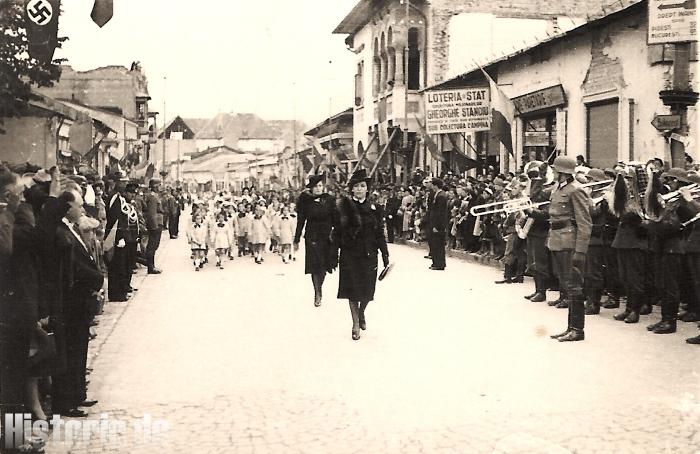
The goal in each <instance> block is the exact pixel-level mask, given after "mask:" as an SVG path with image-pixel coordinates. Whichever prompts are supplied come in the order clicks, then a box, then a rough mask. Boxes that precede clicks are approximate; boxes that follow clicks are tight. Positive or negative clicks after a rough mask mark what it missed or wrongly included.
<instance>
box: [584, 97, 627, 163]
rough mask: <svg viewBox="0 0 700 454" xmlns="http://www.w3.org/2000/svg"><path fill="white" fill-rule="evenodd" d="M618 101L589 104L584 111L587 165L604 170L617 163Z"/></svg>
mask: <svg viewBox="0 0 700 454" xmlns="http://www.w3.org/2000/svg"><path fill="white" fill-rule="evenodd" d="M617 136H618V100H617V99H614V100H611V101H610V100H609V101H604V102H601V103H596V104H589V105H588V106H587V111H586V149H587V150H586V151H587V154H588V156H587V159H588V163H589V164H590V165H591V166H593V167H598V168H600V169H605V168H606V167H613V166H614V165H615V163H616V162H617V161H618V146H619V144H618V138H617Z"/></svg>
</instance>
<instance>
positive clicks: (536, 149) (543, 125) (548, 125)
mask: <svg viewBox="0 0 700 454" xmlns="http://www.w3.org/2000/svg"><path fill="white" fill-rule="evenodd" d="M523 126H524V128H523V159H522V162H523V163H525V162H530V161H542V162H545V161H547V160H549V162H550V163H551V162H552V161H553V159H554V153H553V152H554V149H555V148H556V147H557V115H556V112H554V111H551V112H546V113H541V114H538V115H532V116H527V117H523Z"/></svg>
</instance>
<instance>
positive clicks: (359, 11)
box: [333, 0, 386, 35]
mask: <svg viewBox="0 0 700 454" xmlns="http://www.w3.org/2000/svg"><path fill="white" fill-rule="evenodd" d="M385 3H386V0H360V1H359V2H357V5H355V7H354V8H353V9H352V11H350V12H349V13H348V15H347V16H345V18H344V19H343V20H342V21H341V22H340V24H338V25H337V26H336V27H335V30H333V33H336V34H348V35H354V34H355V33H356V32H357V31H358V30H359V29H361V28H362V27H363V26H364V25H365V24H366V23H367V22H369V21H370V19H371V18H372V16H374V15H375V14H376V13H377V11H379V9H380V8H381V7H382V6H383V5H384V4H385Z"/></svg>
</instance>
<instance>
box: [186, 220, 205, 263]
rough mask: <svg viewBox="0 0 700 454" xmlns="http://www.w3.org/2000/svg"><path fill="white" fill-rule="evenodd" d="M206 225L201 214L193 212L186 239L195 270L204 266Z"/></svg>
mask: <svg viewBox="0 0 700 454" xmlns="http://www.w3.org/2000/svg"><path fill="white" fill-rule="evenodd" d="M207 230H208V228H207V226H206V225H205V223H204V217H203V216H202V215H201V214H195V216H194V220H193V221H192V224H191V225H190V229H189V230H188V231H187V241H188V242H189V243H190V249H191V250H192V257H193V262H192V263H193V264H194V269H195V271H199V270H200V269H202V267H203V266H204V251H205V250H206V247H207Z"/></svg>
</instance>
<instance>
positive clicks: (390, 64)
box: [386, 27, 396, 91]
mask: <svg viewBox="0 0 700 454" xmlns="http://www.w3.org/2000/svg"><path fill="white" fill-rule="evenodd" d="M386 46H387V60H388V61H387V76H386V79H387V83H388V89H389V90H390V91H391V90H392V89H393V88H394V83H395V82H396V49H394V30H392V28H391V27H389V31H388V32H387V35H386Z"/></svg>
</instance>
